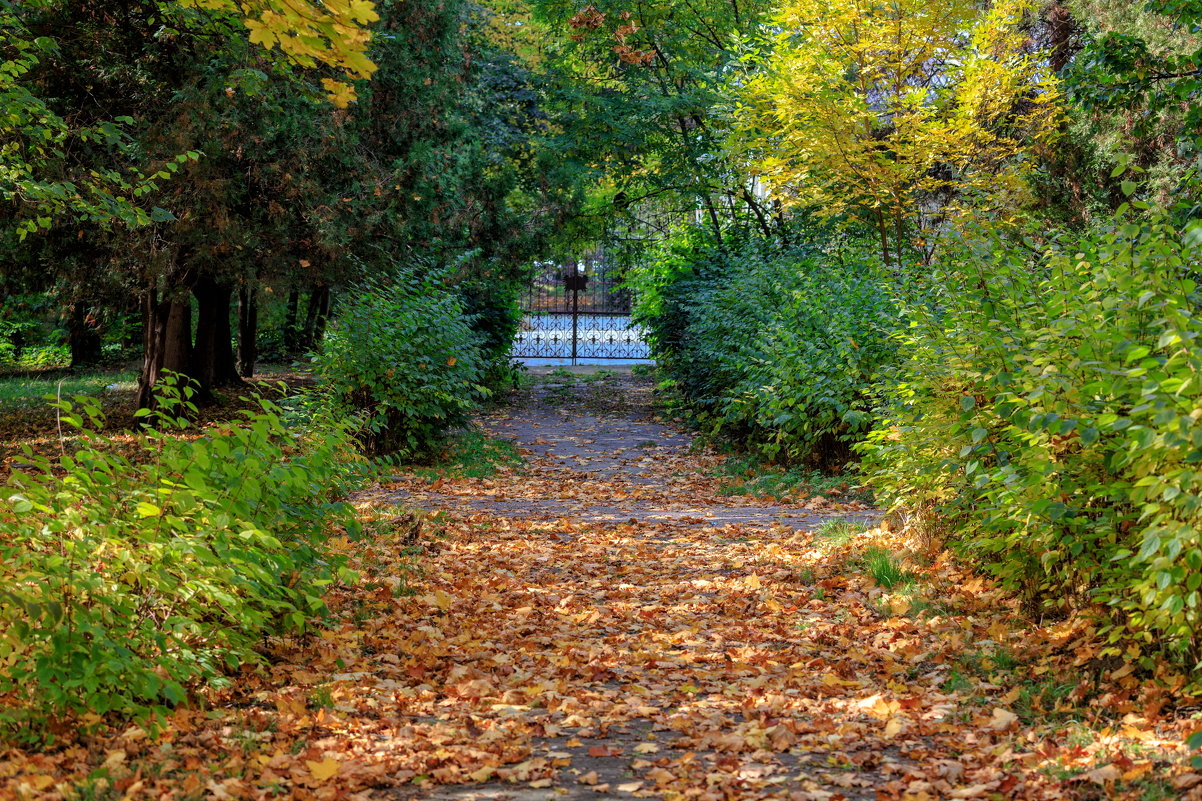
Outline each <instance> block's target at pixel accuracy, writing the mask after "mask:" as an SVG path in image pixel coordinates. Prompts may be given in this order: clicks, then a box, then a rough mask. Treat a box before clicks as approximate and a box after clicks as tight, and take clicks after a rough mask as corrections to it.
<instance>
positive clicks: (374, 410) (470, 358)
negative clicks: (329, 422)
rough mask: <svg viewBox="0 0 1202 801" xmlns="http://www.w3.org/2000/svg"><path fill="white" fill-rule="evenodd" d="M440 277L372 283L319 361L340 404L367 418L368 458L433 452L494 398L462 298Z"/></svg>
mask: <svg viewBox="0 0 1202 801" xmlns="http://www.w3.org/2000/svg"><path fill="white" fill-rule="evenodd" d="M440 278H441V276H439V275H438V274H427V275H425V276H417V275H414V274H406V273H400V274H398V275H396V276H395V277H393V278H391V279H381V280H373V281H368V282H365V283H364V284H362V285H361V286H360V287H359V288H358V291H357V292H355V293H354V294H353V295H352V297H351V298H350V299H349V300H347V301H345V302H344V304H343V305H342V307H341V308H340V310H339V313H338V316H337V317H336V318H335V320H334V322H333V323H332V324H331V326H330V330H329V332H328V333H327V335H326V338H325V341H324V342H323V344H322V348H321V351H320V352H319V353H318V354H317V355H316V357H315V358H314V365H315V367H316V370H317V373H318V374H319V375H320V376H321V378H322V381H323V382H324V384H325V386H326V388H327V389H328V390H329V392H330V394H331V396H332V397H333V398H334V399H335V401H336V402H337V403H339V404H341V405H342V406H344V407H345V408H348V409H352V410H355V411H357V412H361V413H362V414H363V419H364V429H363V432H362V433H361V440H362V443H363V445H364V448H365V450H366V451H367V452H368V453H371V454H375V455H379V454H399V455H402V456H414V455H420V454H424V453H427V452H429V451H431V450H432V449H433V448H434V446H435V445H436V444H437V443H438V441H439V439H440V437H441V435H442V433H443V432H444V431H445V430H446V429H447V428H450V427H452V426H456V425H461V424H463V423H465V422H466V421H467V420H468V418H469V417H470V415H471V413H472V412H473V411H474V410H475V409H476V408H477V406H478V404H479V402H480V401H481V400H482V399H483V398H484V397H485V396H486V395H487V393H488V391H487V389H485V388H484V387H483V386H481V384H480V381H481V380H482V377H483V369H484V360H483V357H482V355H481V350H480V344H479V338H478V337H477V335H476V334H475V333H474V332H473V331H472V327H471V322H470V320H469V319H468V316H467V315H466V314H465V312H464V308H463V302H462V300H461V299H460V296H459V294H458V293H456V292H455V291H453V290H452V289H450V288H449V287H448V286H447V285H446V284H445V283H444V282H443V281H442V280H440Z"/></svg>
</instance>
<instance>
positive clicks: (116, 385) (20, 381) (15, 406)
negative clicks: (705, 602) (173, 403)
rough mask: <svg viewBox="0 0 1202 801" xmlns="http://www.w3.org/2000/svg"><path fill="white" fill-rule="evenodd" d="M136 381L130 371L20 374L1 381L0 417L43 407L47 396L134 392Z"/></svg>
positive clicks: (134, 374) (99, 395)
mask: <svg viewBox="0 0 1202 801" xmlns="http://www.w3.org/2000/svg"><path fill="white" fill-rule="evenodd" d="M137 380H138V376H137V373H134V372H132V371H123V372H113V371H97V372H91V373H81V374H75V375H63V374H62V372H61V371H48V372H47V373H46V374H44V375H43V376H38V375H28V374H27V375H21V376H10V377H5V378H0V414H5V413H9V412H14V411H23V410H28V409H40V408H44V407H46V405H47V403H48V401H47V400H46V398H45V396H46V395H55V394H57V393H61V394H62V396H63V397H64V398H69V397H71V396H73V395H88V396H91V397H95V398H103V397H104V396H105V395H112V394H114V393H117V392H121V393H126V392H133V391H134V389H135V388H136V382H137Z"/></svg>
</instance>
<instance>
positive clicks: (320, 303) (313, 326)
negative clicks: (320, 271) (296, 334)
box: [301, 286, 330, 351]
mask: <svg viewBox="0 0 1202 801" xmlns="http://www.w3.org/2000/svg"><path fill="white" fill-rule="evenodd" d="M329 313H330V289H329V287H324V286H314V287H313V289H312V290H310V291H309V305H308V308H307V309H306V310H305V330H304V333H303V334H302V335H301V347H302V348H303V349H304V350H305V351H310V350H313V348H315V347H317V343H318V342H320V341H321V336H322V335H323V334H324V333H325V328H326V315H328V314H329Z"/></svg>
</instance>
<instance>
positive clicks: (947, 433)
mask: <svg viewBox="0 0 1202 801" xmlns="http://www.w3.org/2000/svg"><path fill="white" fill-rule="evenodd" d="M1197 233H1198V229H1197V228H1193V229H1191V230H1190V231H1188V232H1182V231H1181V230H1179V229H1177V228H1176V227H1174V226H1173V225H1171V224H1169V223H1168V222H1166V220H1165V219H1164V218H1161V217H1158V216H1155V215H1150V216H1149V217H1148V218H1147V219H1145V220H1144V221H1141V222H1132V221H1129V220H1128V219H1126V218H1124V217H1118V218H1116V219H1115V220H1114V222H1113V224H1112V225H1111V226H1109V227H1108V228H1107V229H1106V230H1103V231H1100V232H1098V233H1096V234H1090V235H1083V236H1081V237H1080V238H1069V239H1066V240H1065V241H1062V242H1059V243H1057V244H1056V245H1054V246H1053V247H1051V248H1050V249H1049V250H1048V251H1047V252H1046V253H1044V254H1042V255H1040V256H1037V257H1033V256H1032V255H1031V254H1032V251H1031V250H1029V249H1028V248H1026V247H1023V246H1021V245H1019V244H1015V243H1006V242H1000V241H995V240H990V239H985V240H983V241H980V242H977V243H975V244H974V245H973V246H972V248H971V249H970V246H969V245H967V244H966V245H965V249H964V252H962V253H961V254H960V256H959V257H958V258H957V259H955V260H954V261H952V260H949V263H952V264H955V265H956V266H955V267H952V268H949V269H947V271H946V272H944V273H942V274H940V275H937V276H936V281H937V282H942V283H944V284H945V285H946V286H947V287H948V288H949V291H947V292H946V293H945V294H944V295H943V296H942V298H940V299H939V302H938V303H937V304H930V305H926V306H915V307H913V308H912V309H911V310H910V312H911V317H912V320H913V324H912V328H911V329H910V330H909V332H908V333H907V334H906V337H905V343H904V347H903V353H904V354H905V357H906V359H905V363H904V365H903V367H902V369H901V374H900V382H899V384H900V386H899V387H897V388H893V387H890V393H891V394H892V395H893V396H894V399H893V400H892V401H891V402H890V403H889V405H888V406H887V408H886V409H885V410H884V411H883V412H882V415H881V418H880V421H879V424H878V426H877V427H876V429H875V431H874V432H873V434H872V436H871V438H870V442H869V443H868V445H867V446H866V447H865V448H864V454H865V467H866V471H867V472H868V474H869V477H870V481H871V482H872V483H873V484H874V485H875V486H876V487H877V488H878V490H879V494H880V495H881V496H882V497H883V498H884V499H885V500H886V501H887V502H889V503H891V504H893V505H895V506H905V507H910V508H916V509H919V510H922V511H928V512H936V513H938V514H940V515H942V516H945V517H950V518H952V519H953V520H955V521H958V522H959V526H958V527H957V528H956V533H955V537H956V538H957V539H958V540H959V541H960V543H961V544H962V546H963V547H965V548H966V549H967V550H968V551H969V552H970V553H974V554H976V555H978V556H979V558H980V559H982V560H983V561H984V563H985V564H986V565H987V566H988V568H989V569H990V570H991V571H992V572H993V573H994V574H995V575H996V576H998V577H999V578H1000V579H1001V580H1002V582H1003V583H1004V584H1005V585H1006V586H1008V587H1010V588H1012V589H1014V590H1016V591H1019V592H1021V593H1022V594H1023V596H1024V597H1025V599H1026V600H1027V602H1028V608H1029V609H1030V610H1031V611H1036V610H1040V609H1043V610H1048V609H1058V610H1060V611H1067V610H1068V609H1069V608H1071V607H1073V606H1077V605H1082V604H1087V603H1097V604H1101V605H1103V606H1104V607H1105V608H1106V609H1108V610H1109V611H1108V613H1107V617H1108V618H1109V622H1108V624H1107V625H1106V628H1105V630H1106V631H1108V632H1109V637H1110V641H1111V642H1112V643H1114V651H1113V652H1114V653H1118V652H1120V651H1123V650H1124V649H1125V648H1127V647H1129V646H1132V645H1134V647H1136V648H1138V649H1140V650H1142V652H1143V653H1144V654H1145V657H1144V660H1143V664H1144V665H1145V666H1147V667H1150V666H1151V664H1152V659H1153V655H1155V654H1160V655H1162V656H1165V657H1168V658H1171V659H1172V660H1174V661H1176V662H1177V663H1178V664H1180V665H1185V666H1187V667H1193V666H1195V665H1197V664H1198V662H1199V659H1202V634H1200V633H1202V625H1200V624H1202V533H1200V532H1202V500H1200V499H1202V469H1199V465H1202V384H1200V383H1199V375H1200V373H1202V356H1200V355H1199V354H1200V351H1199V348H1198V341H1199V336H1202V318H1200V317H1199V314H1198V309H1199V300H1200V299H1202V298H1200V296H1199V294H1198V289H1197V284H1196V280H1197V274H1196V264H1197V261H1196V259H1197V249H1196V246H1197V242H1198V236H1197ZM961 265H963V266H961Z"/></svg>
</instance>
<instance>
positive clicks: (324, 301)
mask: <svg viewBox="0 0 1202 801" xmlns="http://www.w3.org/2000/svg"><path fill="white" fill-rule="evenodd" d="M329 319H330V288H329V287H328V286H326V287H322V288H321V305H320V307H319V308H318V310H317V320H316V321H315V322H314V324H313V348H314V349H317V348H319V347H321V341H322V340H323V339H325V336H326V323H327V322H328V321H329Z"/></svg>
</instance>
